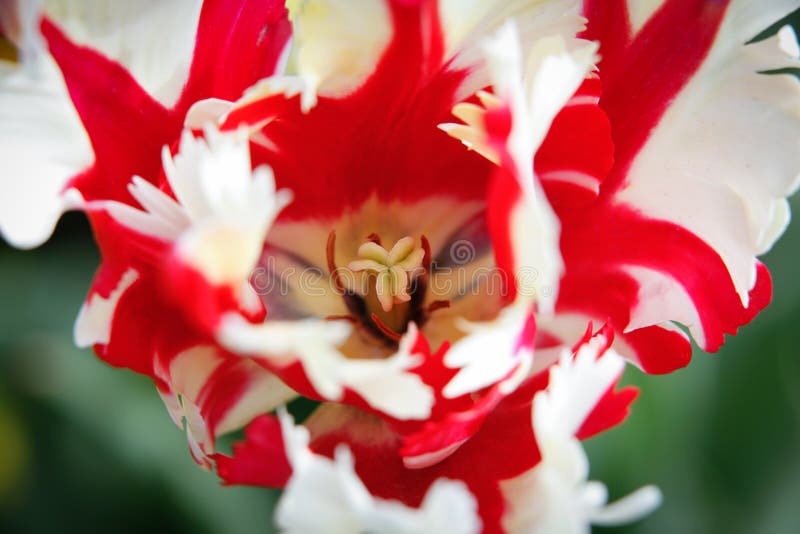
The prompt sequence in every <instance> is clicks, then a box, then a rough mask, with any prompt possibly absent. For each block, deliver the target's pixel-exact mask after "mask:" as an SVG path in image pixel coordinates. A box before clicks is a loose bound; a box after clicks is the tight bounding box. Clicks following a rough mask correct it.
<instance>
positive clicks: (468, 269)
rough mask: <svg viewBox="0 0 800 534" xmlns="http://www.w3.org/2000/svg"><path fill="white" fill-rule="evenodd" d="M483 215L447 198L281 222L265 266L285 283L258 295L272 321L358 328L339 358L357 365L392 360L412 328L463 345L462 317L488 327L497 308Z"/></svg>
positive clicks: (375, 203) (472, 205) (477, 207)
mask: <svg viewBox="0 0 800 534" xmlns="http://www.w3.org/2000/svg"><path fill="white" fill-rule="evenodd" d="M484 208H485V206H484V204H483V202H482V201H464V200H462V199H457V198H448V197H443V196H442V197H436V198H427V199H423V200H420V201H418V202H414V203H406V202H402V201H390V202H387V201H383V200H380V199H378V198H375V197H373V198H371V199H370V200H369V201H367V202H365V203H364V204H363V205H362V206H360V207H359V208H358V209H354V210H348V211H347V212H345V213H344V214H342V215H341V216H340V217H338V218H325V219H311V220H304V221H280V220H279V221H278V222H277V223H276V224H275V225H274V226H273V228H272V229H271V230H270V233H269V235H268V236H267V245H266V247H265V252H264V256H263V258H262V265H263V266H267V265H270V266H271V267H272V268H271V274H270V276H271V277H272V278H274V279H280V280H281V286H280V287H273V288H272V290H270V291H264V292H261V296H262V300H263V302H264V304H265V306H266V308H267V310H268V318H267V319H268V320H269V319H270V318H292V319H297V318H302V317H316V318H326V319H329V320H348V321H351V322H352V323H353V324H354V325H355V326H356V328H354V332H353V334H352V336H351V338H350V339H349V340H348V341H347V342H346V343H345V344H344V346H343V347H341V350H342V351H343V352H344V353H345V354H347V355H348V356H349V357H352V358H381V357H386V356H388V355H390V354H392V353H393V352H394V350H396V347H397V339H399V337H400V335H402V334H403V333H404V332H405V331H406V329H407V328H408V324H409V322H411V321H413V322H415V323H416V324H417V325H418V326H419V327H420V329H421V331H422V333H423V334H424V335H426V336H428V337H429V340H430V341H431V342H432V344H433V345H434V346H438V344H440V343H441V342H444V341H450V342H454V341H457V340H458V339H459V338H460V337H461V336H463V335H464V334H463V332H461V330H460V329H459V328H458V327H457V324H456V323H457V320H458V319H460V318H464V319H467V320H483V319H490V318H492V317H494V316H495V315H496V314H497V313H498V311H499V309H500V298H499V287H500V284H497V283H493V279H492V278H491V273H492V272H493V270H494V260H493V256H492V250H491V244H490V241H489V238H488V233H487V232H486V227H485V223H484ZM331 235H334V236H335V240H334V241H333V247H332V248H331V246H330V245H331V241H330V236H331ZM423 236H424V239H425V241H426V243H425V245H426V246H427V248H429V252H428V250H427V249H426V247H423ZM462 248H465V249H466V251H463V250H462ZM331 265H332V266H333V269H331V268H330V266H331ZM493 292H494V293H496V294H494V293H493ZM448 306H449V308H448Z"/></svg>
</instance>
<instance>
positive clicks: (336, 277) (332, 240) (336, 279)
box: [325, 230, 344, 294]
mask: <svg viewBox="0 0 800 534" xmlns="http://www.w3.org/2000/svg"><path fill="white" fill-rule="evenodd" d="M335 254H336V230H331V233H330V234H328V243H327V244H326V246H325V256H326V258H327V260H328V272H330V273H331V279H332V280H333V285H334V286H336V291H337V292H338V293H339V294H343V293H344V284H342V280H341V278H340V273H339V270H338V268H337V267H336V257H335Z"/></svg>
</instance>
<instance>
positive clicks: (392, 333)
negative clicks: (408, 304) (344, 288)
mask: <svg viewBox="0 0 800 534" xmlns="http://www.w3.org/2000/svg"><path fill="white" fill-rule="evenodd" d="M370 318H371V319H372V322H373V323H375V326H377V327H378V330H380V331H381V332H382V333H383V335H385V336H386V337H388V338H389V339H391V340H392V341H398V342H399V341H400V339H402V337H403V336H401V335H400V334H398V333H397V332H395V331H394V330H392V329H391V328H389V327H388V326H387V325H386V323H384V322H383V321H381V318H380V317H378V316H377V315H376V314H374V313H372V314H370Z"/></svg>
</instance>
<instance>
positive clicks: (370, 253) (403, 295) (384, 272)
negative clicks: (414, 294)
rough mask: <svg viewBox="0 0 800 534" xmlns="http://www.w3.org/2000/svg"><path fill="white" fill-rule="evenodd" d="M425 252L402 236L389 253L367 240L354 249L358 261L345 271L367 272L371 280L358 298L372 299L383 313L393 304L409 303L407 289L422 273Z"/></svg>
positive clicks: (389, 310) (412, 240) (375, 240)
mask: <svg viewBox="0 0 800 534" xmlns="http://www.w3.org/2000/svg"><path fill="white" fill-rule="evenodd" d="M424 259H425V250H424V248H422V247H421V246H418V245H417V243H416V241H415V240H414V238H413V237H404V238H402V239H400V240H399V241H397V242H396V243H395V244H394V245H393V246H392V247H391V248H390V249H389V250H387V249H385V248H384V247H383V246H381V244H380V242H379V241H378V240H377V239H370V240H368V241H366V242H365V243H364V244H362V245H361V246H360V247H359V248H358V259H357V260H355V261H352V262H350V264H349V265H348V268H349V269H350V270H351V271H353V272H356V273H361V272H364V273H368V274H370V275H372V276H371V277H370V278H372V277H374V285H373V284H372V283H371V282H370V283H369V284H368V286H367V288H364V289H365V290H366V291H364V290H362V293H364V292H369V293H370V295H368V294H362V295H361V296H362V297H365V298H366V297H369V296H372V295H371V294H372V291H374V296H375V297H376V298H377V300H378V303H379V304H380V307H381V309H382V310H383V311H384V312H385V313H389V312H391V311H392V308H394V307H395V305H397V304H406V303H408V302H409V301H410V300H411V294H410V293H409V289H410V288H411V285H412V284H413V282H414V280H415V278H416V277H417V276H419V275H420V274H421V273H422V272H424V267H423V261H424Z"/></svg>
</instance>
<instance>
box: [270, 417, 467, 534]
mask: <svg viewBox="0 0 800 534" xmlns="http://www.w3.org/2000/svg"><path fill="white" fill-rule="evenodd" d="M279 414H280V419H281V426H282V428H283V434H284V443H285V444H286V449H287V456H288V457H289V459H290V462H291V464H292V470H293V473H292V477H291V478H290V479H289V483H288V484H287V486H286V489H285V491H284V493H283V496H282V497H281V500H280V501H279V502H278V508H277V511H276V516H275V520H276V523H277V525H278V527H279V528H280V529H281V530H282V531H284V532H287V533H298V534H300V533H303V534H306V533H308V534H310V533H315V532H330V533H342V534H351V533H353V532H381V533H387V534H395V533H396V534H400V533H419V534H425V533H428V532H445V531H446V532H453V533H456V534H466V533H473V532H478V531H479V530H480V519H479V518H478V515H477V502H476V500H475V497H474V496H473V495H472V494H471V493H470V492H469V490H468V489H467V487H466V486H465V485H464V484H463V483H461V482H456V481H452V480H447V479H438V480H437V481H436V482H434V484H433V485H432V486H431V487H430V488H429V489H428V492H427V493H426V495H425V498H424V499H423V501H422V505H421V506H420V508H410V507H408V506H406V505H404V504H402V503H400V502H398V501H387V500H383V499H378V498H376V497H373V496H372V495H370V493H369V491H368V490H367V488H366V487H365V486H364V484H363V483H362V482H361V480H360V479H359V477H358V475H357V474H356V472H355V469H354V461H353V456H352V454H351V453H350V450H349V449H348V448H347V447H346V446H344V445H341V446H339V448H337V450H336V452H335V455H334V459H333V460H331V459H329V458H327V457H325V456H321V455H317V454H314V453H313V452H312V451H311V450H309V449H308V432H307V431H306V430H305V429H304V428H302V427H295V426H294V423H293V421H292V419H291V416H289V415H288V414H287V413H286V411H285V410H281V411H279Z"/></svg>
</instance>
